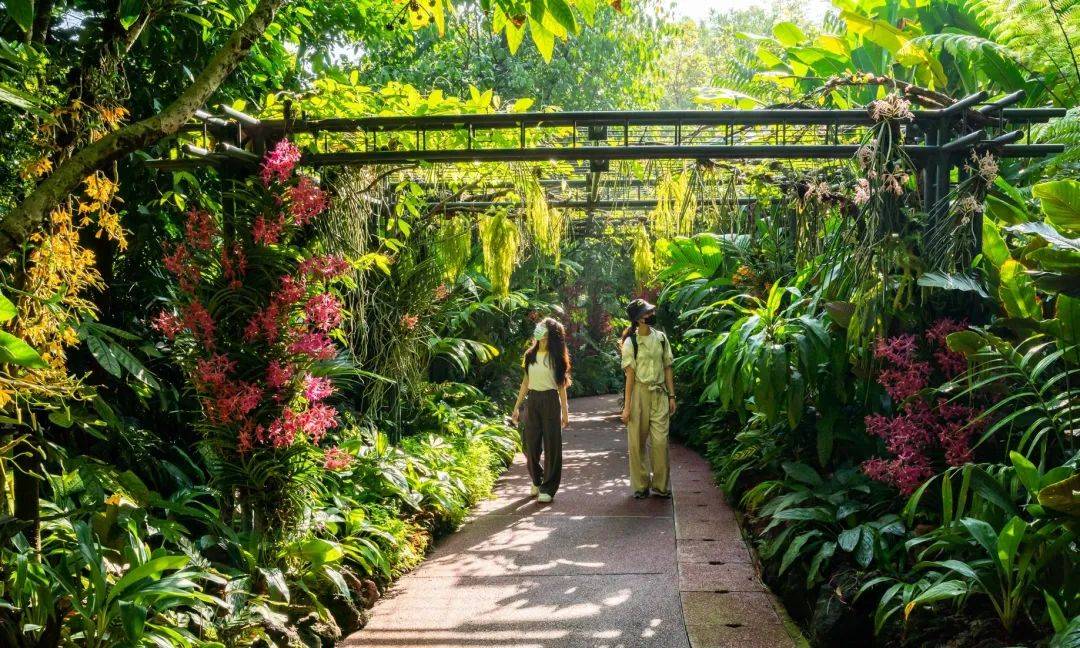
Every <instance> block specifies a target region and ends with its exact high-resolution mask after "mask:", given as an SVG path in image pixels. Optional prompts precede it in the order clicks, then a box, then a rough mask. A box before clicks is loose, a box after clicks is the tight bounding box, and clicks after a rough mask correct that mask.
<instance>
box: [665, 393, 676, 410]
mask: <svg viewBox="0 0 1080 648" xmlns="http://www.w3.org/2000/svg"><path fill="white" fill-rule="evenodd" d="M667 405H668V414H674V413H675V397H674V396H671V397H670V398H668V399H667Z"/></svg>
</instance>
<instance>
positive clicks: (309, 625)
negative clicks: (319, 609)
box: [296, 612, 342, 648]
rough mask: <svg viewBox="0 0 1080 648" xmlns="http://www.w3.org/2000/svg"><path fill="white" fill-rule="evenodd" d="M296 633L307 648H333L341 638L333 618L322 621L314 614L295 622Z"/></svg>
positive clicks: (339, 630)
mask: <svg viewBox="0 0 1080 648" xmlns="http://www.w3.org/2000/svg"><path fill="white" fill-rule="evenodd" d="M296 633H297V635H298V636H299V638H300V640H301V641H303V643H304V646H306V647H307V648H333V646H334V645H335V644H336V643H337V642H338V641H341V638H342V634H341V629H340V628H338V626H337V623H335V622H334V619H333V618H329V619H323V618H320V617H319V615H318V614H315V613H314V612H312V613H311V614H309V615H307V616H305V617H304V618H302V619H300V620H299V621H297V622H296Z"/></svg>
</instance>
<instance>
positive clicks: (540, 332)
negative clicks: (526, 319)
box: [533, 322, 548, 340]
mask: <svg viewBox="0 0 1080 648" xmlns="http://www.w3.org/2000/svg"><path fill="white" fill-rule="evenodd" d="M547 332H548V331H547V326H544V323H543V322H540V323H539V324H537V325H536V328H535V329H533V338H535V339H537V340H542V339H544V336H545V335H547Z"/></svg>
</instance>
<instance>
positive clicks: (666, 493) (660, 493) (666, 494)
mask: <svg viewBox="0 0 1080 648" xmlns="http://www.w3.org/2000/svg"><path fill="white" fill-rule="evenodd" d="M652 494H653V495H655V496H656V497H660V498H663V499H671V491H658V490H654V491H653V492H652Z"/></svg>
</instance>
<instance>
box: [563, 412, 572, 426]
mask: <svg viewBox="0 0 1080 648" xmlns="http://www.w3.org/2000/svg"><path fill="white" fill-rule="evenodd" d="M569 425H570V412H567V411H566V410H563V413H562V426H563V427H567V426H569Z"/></svg>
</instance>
